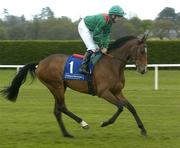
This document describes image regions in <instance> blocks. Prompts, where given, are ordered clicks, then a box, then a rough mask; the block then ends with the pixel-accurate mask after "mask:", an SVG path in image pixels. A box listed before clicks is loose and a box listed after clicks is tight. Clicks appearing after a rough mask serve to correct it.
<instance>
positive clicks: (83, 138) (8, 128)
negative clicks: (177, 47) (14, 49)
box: [0, 70, 180, 148]
mask: <svg viewBox="0 0 180 148" xmlns="http://www.w3.org/2000/svg"><path fill="white" fill-rule="evenodd" d="M14 73H15V71H13V70H0V88H2V87H3V86H5V85H7V84H9V82H10V81H11V80H12V78H13V76H14ZM159 75H160V77H159V82H160V84H159V87H160V89H159V90H158V91H154V89H153V87H154V83H153V81H154V71H149V73H147V74H146V75H140V74H137V73H136V72H135V71H128V70H127V71H126V87H125V89H124V95H125V96H126V97H127V98H128V100H129V101H130V102H131V103H132V104H133V105H134V107H135V108H136V110H137V112H138V114H139V116H140V118H141V119H142V121H143V123H144V125H145V127H146V129H147V132H148V137H142V136H140V131H139V129H138V127H137V125H136V123H135V120H134V118H133V117H132V115H131V114H130V112H128V110H127V109H124V111H123V113H122V114H121V115H120V116H119V118H118V119H117V121H116V122H115V123H114V124H113V125H110V126H108V127H105V128H101V127H100V124H101V122H102V121H104V120H106V119H108V118H109V117H111V116H112V114H113V113H114V112H115V111H116V108H115V107H114V106H113V105H111V104H109V103H108V102H106V101H105V100H103V99H101V98H97V97H92V96H89V95H85V94H81V93H78V92H75V91H72V90H70V89H68V90H67V92H66V103H67V106H68V107H69V109H70V110H71V111H72V112H74V113H75V114H77V115H78V116H80V117H81V118H83V119H84V120H85V121H86V122H87V123H88V124H89V125H90V129H88V130H84V129H82V128H81V127H80V125H79V124H77V123H76V122H75V121H74V120H72V119H70V118H68V117H66V116H65V115H63V119H64V123H65V125H66V128H67V130H68V131H69V132H70V133H71V134H72V135H74V136H75V138H74V139H68V138H64V137H63V136H62V134H61V132H60V130H59V127H58V124H57V123H56V120H55V118H54V115H53V105H54V99H53V97H52V96H51V94H50V93H49V91H48V90H47V89H46V88H45V87H44V86H43V85H42V84H41V83H40V82H39V81H38V80H35V81H34V82H33V83H32V84H30V83H31V81H30V79H28V80H27V82H26V83H25V84H24V85H23V86H22V87H21V89H20V93H19V96H18V99H17V102H16V103H12V102H9V101H7V100H5V99H4V98H3V97H2V96H0V148H50V147H52V148H79V147H82V148H94V147H97V148H110V147H112V148H119V147H120V148H132V147H133V148H145V147H146V148H179V147H180V124H179V123H180V71H179V70H172V71H171V70H161V71H159Z"/></svg>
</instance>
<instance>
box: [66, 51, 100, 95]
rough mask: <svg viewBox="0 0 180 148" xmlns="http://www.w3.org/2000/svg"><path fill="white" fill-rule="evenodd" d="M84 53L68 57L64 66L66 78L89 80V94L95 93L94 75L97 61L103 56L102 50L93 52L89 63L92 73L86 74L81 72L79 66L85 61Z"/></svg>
mask: <svg viewBox="0 0 180 148" xmlns="http://www.w3.org/2000/svg"><path fill="white" fill-rule="evenodd" d="M83 57H84V56H83V55H80V54H73V55H71V56H69V57H68V59H67V61H66V64H65V67H64V77H63V78H64V80H83V81H87V82H88V88H89V94H91V95H95V91H94V88H93V84H92V75H93V70H94V67H95V65H96V63H97V62H98V61H99V60H100V58H101V57H102V53H101V52H95V53H93V54H92V56H91V59H90V62H89V63H90V64H89V69H90V74H88V75H86V74H83V73H80V72H79V67H80V65H81V62H82V61H83Z"/></svg>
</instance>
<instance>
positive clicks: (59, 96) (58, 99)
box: [46, 85, 89, 137]
mask: <svg viewBox="0 0 180 148" xmlns="http://www.w3.org/2000/svg"><path fill="white" fill-rule="evenodd" d="M46 86H47V87H48V88H49V89H50V91H51V93H52V94H53V95H54V98H55V109H54V114H55V117H56V119H57V121H58V124H59V126H60V128H61V131H62V133H63V135H64V136H65V137H72V136H71V135H70V134H69V133H68V132H67V130H66V128H65V126H64V124H63V121H62V116H61V113H64V114H66V115H67V116H69V117H71V118H72V119H74V120H75V121H76V122H78V123H80V124H81V126H82V127H83V128H85V129H86V128H88V127H89V126H88V124H87V123H86V122H85V121H83V120H82V119H81V118H79V117H78V116H76V115H75V114H73V113H72V112H70V111H69V110H68V109H67V107H66V105H65V101H64V93H65V88H64V86H63V85H58V87H52V86H48V85H46Z"/></svg>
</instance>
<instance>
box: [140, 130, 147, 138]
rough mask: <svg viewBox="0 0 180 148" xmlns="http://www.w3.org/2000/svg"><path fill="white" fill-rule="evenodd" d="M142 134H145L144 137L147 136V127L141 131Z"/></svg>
mask: <svg viewBox="0 0 180 148" xmlns="http://www.w3.org/2000/svg"><path fill="white" fill-rule="evenodd" d="M141 135H142V136H144V137H147V132H146V130H145V129H144V130H142V131H141Z"/></svg>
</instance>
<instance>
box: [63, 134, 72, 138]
mask: <svg viewBox="0 0 180 148" xmlns="http://www.w3.org/2000/svg"><path fill="white" fill-rule="evenodd" d="M64 137H66V138H74V136H72V135H70V134H64Z"/></svg>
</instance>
